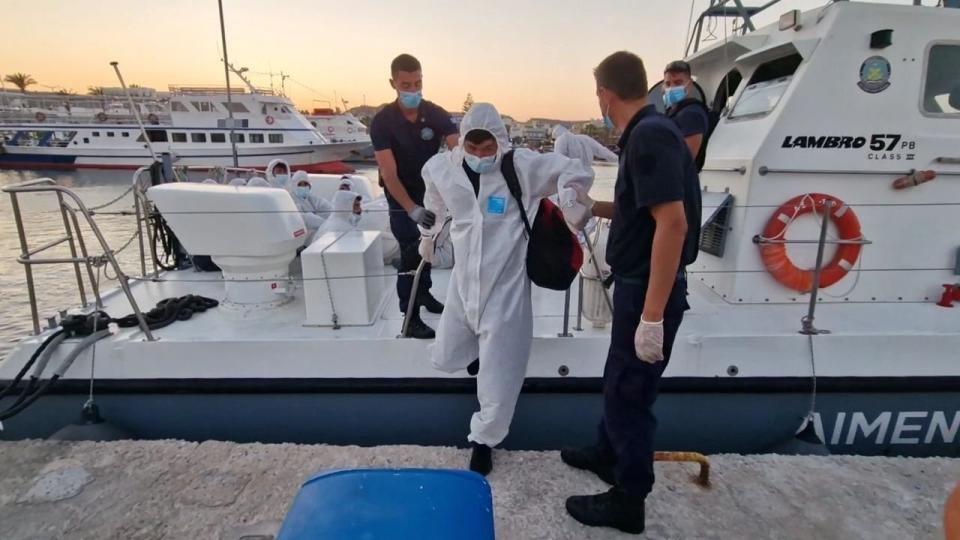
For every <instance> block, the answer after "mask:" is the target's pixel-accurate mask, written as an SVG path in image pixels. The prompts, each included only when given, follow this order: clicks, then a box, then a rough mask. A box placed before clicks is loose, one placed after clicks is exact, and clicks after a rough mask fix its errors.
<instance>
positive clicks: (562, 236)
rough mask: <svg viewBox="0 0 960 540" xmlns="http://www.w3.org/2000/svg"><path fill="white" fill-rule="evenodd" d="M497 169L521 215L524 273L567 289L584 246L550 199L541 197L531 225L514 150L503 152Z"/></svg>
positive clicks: (541, 282)
mask: <svg viewBox="0 0 960 540" xmlns="http://www.w3.org/2000/svg"><path fill="white" fill-rule="evenodd" d="M500 170H501V172H502V173H503V177H504V178H505V179H506V181H507V188H508V189H509V190H510V194H511V195H513V198H514V200H516V201H517V206H519V207H520V217H521V218H522V219H523V226H524V228H525V229H526V234H527V238H528V239H529V241H528V242H527V276H528V277H529V278H530V281H532V282H533V283H534V285H537V286H539V287H543V288H545V289H553V290H555V291H565V290H567V289H569V288H570V284H571V283H573V280H574V278H576V277H577V272H579V271H580V267H581V266H583V250H582V249H580V242H579V241H577V237H576V236H575V235H574V234H573V233H572V232H571V231H570V228H569V227H567V222H566V220H564V219H563V212H561V211H560V208H559V207H558V206H557V205H555V204H553V202H552V201H551V200H550V199H541V200H540V208H539V210H538V211H537V217H536V218H535V219H534V222H533V226H532V227H531V226H530V221H529V219H528V218H527V212H526V208H525V207H524V206H523V198H522V197H521V195H522V193H521V191H520V180H519V179H518V178H517V169H516V167H515V166H514V163H513V150H510V151H509V152H507V153H506V154H504V156H503V162H502V163H501V166H500Z"/></svg>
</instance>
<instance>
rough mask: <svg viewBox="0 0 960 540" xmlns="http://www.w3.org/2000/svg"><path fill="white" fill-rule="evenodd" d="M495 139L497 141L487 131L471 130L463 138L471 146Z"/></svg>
mask: <svg viewBox="0 0 960 540" xmlns="http://www.w3.org/2000/svg"><path fill="white" fill-rule="evenodd" d="M493 139H496V137H494V136H493V133H490V132H489V131H487V130H485V129H471V130H470V131H468V132H467V134H466V135H464V136H463V140H465V141H467V142H469V143H471V144H483V143H485V142H487V141H489V140H493Z"/></svg>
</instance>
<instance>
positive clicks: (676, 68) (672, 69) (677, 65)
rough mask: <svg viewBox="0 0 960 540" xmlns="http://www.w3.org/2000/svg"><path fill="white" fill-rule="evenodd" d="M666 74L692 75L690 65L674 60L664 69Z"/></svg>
mask: <svg viewBox="0 0 960 540" xmlns="http://www.w3.org/2000/svg"><path fill="white" fill-rule="evenodd" d="M663 72H664V73H686V74H687V75H690V73H691V72H690V64H688V63H686V62H684V61H683V60H674V61H673V62H670V63H669V64H667V67H665V68H663Z"/></svg>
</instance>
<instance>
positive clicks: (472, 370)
mask: <svg viewBox="0 0 960 540" xmlns="http://www.w3.org/2000/svg"><path fill="white" fill-rule="evenodd" d="M477 373H480V359H479V358H477V359H476V360H474V361H473V362H470V365H468V366H467V374H468V375H470V376H471V377H476V376H477Z"/></svg>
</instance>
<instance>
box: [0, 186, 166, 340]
mask: <svg viewBox="0 0 960 540" xmlns="http://www.w3.org/2000/svg"><path fill="white" fill-rule="evenodd" d="M2 189H3V191H4V193H8V194H10V201H11V206H12V207H13V213H14V218H15V220H16V223H17V234H18V235H19V237H20V248H21V252H22V253H21V256H20V257H19V258H18V259H17V262H19V263H21V264H23V266H24V272H25V273H26V277H27V295H28V296H29V298H30V313H31V316H32V318H33V331H34V334H39V333H40V317H39V315H38V312H37V298H36V290H35V288H34V283H33V270H32V268H31V267H32V265H34V264H59V263H72V264H73V265H74V270H75V272H76V277H77V287H78V289H79V291H80V299H81V302H82V303H83V306H84V307H86V306H87V300H86V294H85V292H84V289H83V279H82V277H81V273H80V263H81V262H82V263H84V264H86V265H87V270H88V272H90V275H91V276H92V269H91V268H90V266H91V264H93V263H94V261H95V260H96V262H97V264H99V263H100V262H101V260H103V259H105V261H106V263H107V264H110V265H111V266H113V269H114V272H115V273H116V276H117V281H119V283H120V288H121V289H123V293H124V295H126V297H127V301H128V302H130V307H131V308H132V309H133V312H134V315H135V316H136V318H137V322H138V324H139V325H140V329H141V330H142V331H143V333H144V335H145V336H146V337H147V340H149V341H154V337H153V333H152V332H151V331H150V328H149V327H148V326H147V322H146V320H145V319H144V317H143V313H142V312H141V311H140V306H139V305H138V304H137V301H136V299H135V298H134V297H133V293H132V292H131V291H130V284H129V283H128V281H127V276H126V274H124V273H123V270H121V268H120V264H119V263H118V262H117V259H116V257H114V253H113V250H112V249H110V245H109V244H108V243H107V240H106V238H104V236H103V233H102V232H101V231H100V227H99V226H98V225H97V222H96V221H95V220H94V219H93V216H92V215H91V214H90V211H89V210H88V209H87V207H86V205H85V204H83V201H82V200H81V199H80V197H79V196H77V194H76V193H74V192H73V191H72V190H70V189H68V188H65V187H63V186H59V185H57V184H56V183H55V182H54V181H53V180H52V179H50V178H40V179H36V180H30V181H27V182H21V183H19V184H14V185H11V186H4V187H3V188H2ZM50 192H52V193H56V194H57V199H58V202H59V204H60V211H61V214H62V217H63V225H64V228H65V231H66V237H64V238H63V239H61V240H60V241H56V242H48V243H47V244H45V245H44V246H41V247H40V248H37V249H34V250H30V248H29V247H28V245H27V236H26V230H25V228H24V225H23V216H22V214H21V212H20V204H19V200H18V198H17V195H18V194H20V193H50ZM64 195H66V196H67V197H69V198H70V199H72V200H73V202H74V203H75V204H76V205H77V208H76V211H78V212H80V213H81V214H83V217H84V219H86V221H87V225H88V226H89V227H90V230H91V231H93V234H94V236H96V238H97V241H98V242H99V243H100V247H101V248H102V249H103V255H102V256H101V257H102V258H101V257H98V258H93V257H90V256H89V255H88V254H87V253H86V246H85V245H84V244H83V243H82V241H80V243H81V251H82V253H83V257H78V256H77V251H76V245H75V244H74V237H73V234H72V232H71V226H70V218H69V217H68V215H67V214H68V210H67V209H68V208H70V207H69V206H68V205H67V204H66V203H65V202H64V200H63V197H64ZM70 213H71V214H73V217H74V225H75V227H74V228H75V229H76V235H77V239H78V241H79V239H80V237H81V236H82V234H81V231H80V228H79V223H78V222H77V220H76V215H75V214H74V212H73V211H72V210H71V211H70ZM63 242H68V243H69V246H70V255H71V257H70V258H56V259H34V258H33V255H36V254H37V253H40V252H42V251H44V250H47V249H50V248H52V247H54V246H56V245H59V244H62V243H63ZM91 284H92V285H93V287H96V281H95V280H92V279H91ZM95 294H96V296H97V303H98V306H99V305H102V303H101V301H100V297H99V292H96V293H95Z"/></svg>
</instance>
